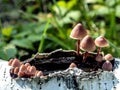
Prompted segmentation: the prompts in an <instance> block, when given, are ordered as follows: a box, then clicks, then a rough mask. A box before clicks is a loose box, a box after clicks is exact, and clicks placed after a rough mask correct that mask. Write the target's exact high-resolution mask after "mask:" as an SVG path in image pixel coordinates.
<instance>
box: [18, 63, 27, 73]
mask: <svg viewBox="0 0 120 90" xmlns="http://www.w3.org/2000/svg"><path fill="white" fill-rule="evenodd" d="M26 70H27V68H26V66H25V65H24V64H22V65H21V66H20V69H19V71H22V72H26Z"/></svg>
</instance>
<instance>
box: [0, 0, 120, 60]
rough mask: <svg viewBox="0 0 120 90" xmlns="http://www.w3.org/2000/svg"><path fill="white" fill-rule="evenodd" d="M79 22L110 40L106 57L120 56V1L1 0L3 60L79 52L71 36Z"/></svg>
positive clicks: (1, 52) (0, 36) (0, 45)
mask: <svg viewBox="0 0 120 90" xmlns="http://www.w3.org/2000/svg"><path fill="white" fill-rule="evenodd" d="M79 22H80V23H82V24H83V25H84V27H85V28H86V29H87V30H88V32H89V34H90V35H91V36H92V37H93V38H94V39H95V38H96V37H98V36H99V35H104V36H105V37H106V38H107V39H108V41H109V43H110V46H109V47H108V48H103V51H104V52H105V54H106V53H112V54H113V56H114V57H119V56H120V39H119V37H120V0H66V1H65V0H0V58H2V59H5V60H8V59H10V58H13V57H18V58H20V59H21V60H24V59H27V58H29V57H31V56H32V55H33V54H35V53H37V52H50V51H52V50H55V49H58V48H63V49H75V46H76V44H75V42H76V41H75V40H72V39H70V38H69V34H70V32H71V30H72V28H73V27H74V25H75V24H77V23H79Z"/></svg>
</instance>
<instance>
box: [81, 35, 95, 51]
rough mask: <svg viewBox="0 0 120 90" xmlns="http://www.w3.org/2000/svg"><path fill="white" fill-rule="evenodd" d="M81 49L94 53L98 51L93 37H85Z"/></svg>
mask: <svg viewBox="0 0 120 90" xmlns="http://www.w3.org/2000/svg"><path fill="white" fill-rule="evenodd" d="M80 48H81V49H82V50H84V51H87V52H92V51H94V50H95V49H96V46H95V43H94V40H93V39H92V37H90V36H89V35H87V36H85V37H84V38H83V39H82V41H81V43H80Z"/></svg>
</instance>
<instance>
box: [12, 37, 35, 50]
mask: <svg viewBox="0 0 120 90" xmlns="http://www.w3.org/2000/svg"><path fill="white" fill-rule="evenodd" d="M11 43H12V44H14V45H16V46H18V47H21V48H26V49H31V50H32V49H34V48H33V45H32V42H31V41H30V40H28V39H15V40H12V41H11Z"/></svg>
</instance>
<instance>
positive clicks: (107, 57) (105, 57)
mask: <svg viewBox="0 0 120 90" xmlns="http://www.w3.org/2000/svg"><path fill="white" fill-rule="evenodd" d="M104 59H105V60H108V61H111V60H113V59H114V58H113V56H112V55H111V54H107V55H105V56H104Z"/></svg>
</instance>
